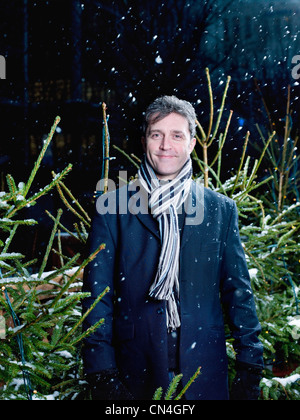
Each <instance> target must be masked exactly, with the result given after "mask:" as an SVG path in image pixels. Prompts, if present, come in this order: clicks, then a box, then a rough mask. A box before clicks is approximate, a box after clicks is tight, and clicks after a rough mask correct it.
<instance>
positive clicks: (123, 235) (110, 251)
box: [83, 183, 263, 400]
mask: <svg viewBox="0 0 300 420" xmlns="http://www.w3.org/2000/svg"><path fill="white" fill-rule="evenodd" d="M197 191H199V188H198V187H196V184H195V183H193V187H192V193H191V194H190V198H189V200H190V199H191V198H192V199H193V201H191V203H195V202H199V197H200V195H201V194H200V195H199V193H198V192H197ZM203 191H204V194H203ZM124 192H125V193H127V187H123V188H122V189H121V190H118V191H117V193H110V195H108V196H107V199H108V200H112V201H111V202H110V204H111V203H114V204H116V208H117V209H118V208H119V205H118V203H119V201H118V200H119V196H120V195H122V194H123V195H122V197H124ZM130 194H131V196H132V193H129V197H130ZM203 195H204V218H203V220H202V223H200V224H199V225H193V224H190V225H188V224H185V226H184V228H183V232H182V240H181V251H180V278H179V281H180V314H181V330H180V348H179V359H180V361H179V363H180V366H179V370H180V372H181V373H182V374H183V383H184V384H185V383H186V382H187V381H188V380H189V379H190V377H191V376H192V375H193V374H194V373H195V371H196V370H197V368H198V367H199V366H201V375H200V376H199V377H198V378H197V380H196V381H195V382H194V383H193V384H192V385H191V387H190V388H189V390H188V391H187V392H186V398H187V399H205V400H207V399H227V398H228V377H227V376H228V375H227V370H228V368H227V356H226V342H225V333H224V316H223V313H224V314H225V318H226V321H227V322H228V324H229V326H230V329H231V332H232V336H233V338H234V339H235V340H234V347H235V350H236V352H237V360H238V361H241V362H244V363H248V364H253V365H259V366H262V365H263V359H262V353H263V348H262V345H261V343H260V341H259V339H258V334H259V333H260V324H259V322H258V319H257V315H256V310H255V305H254V300H253V295H252V291H251V286H250V280H249V274H248V269H247V265H246V260H245V255H244V251H243V247H242V244H241V241H240V237H239V232H238V217H237V209H236V205H235V203H234V201H233V200H231V199H229V198H227V197H225V196H223V195H221V194H217V193H215V192H212V191H211V190H209V189H203V188H202V204H203ZM133 198H134V197H133ZM102 199H103V197H102ZM115 200H116V201H115ZM195 200H196V201H195ZM133 202H134V201H133V200H131V204H130V203H129V207H130V206H131V205H132V203H133ZM193 205H194V204H193ZM119 213H120V212H118V211H117V214H113V215H112V214H106V215H99V214H98V213H97V212H96V215H95V217H94V220H93V224H92V228H91V233H90V236H89V241H88V243H89V245H88V251H89V252H92V251H94V250H95V249H96V248H97V247H98V246H99V245H100V244H101V243H105V244H106V248H105V250H103V251H101V252H100V253H99V254H98V255H97V257H96V259H95V260H93V262H92V263H90V265H89V266H88V267H87V269H86V270H85V275H84V288H83V290H84V291H88V292H90V293H91V297H90V298H87V299H85V300H84V302H83V309H84V311H85V310H87V309H88V308H89V306H90V305H91V304H92V303H93V301H94V299H95V298H96V297H97V296H98V295H99V294H100V293H101V292H102V291H103V290H104V288H105V287H106V286H109V287H110V293H108V294H107V295H106V296H105V297H104V298H103V299H102V300H101V301H100V303H99V304H98V305H97V306H96V308H95V309H94V310H93V311H92V312H91V314H90V315H89V316H88V317H87V318H86V321H85V324H84V328H85V329H87V328H88V327H89V326H91V325H93V324H95V323H96V322H97V321H98V320H99V319H100V318H104V319H105V324H104V325H102V326H101V327H100V328H99V329H98V330H97V331H96V333H94V334H93V335H91V336H89V337H88V338H87V339H86V340H85V343H84V348H83V359H84V366H85V372H86V373H87V374H92V373H96V372H100V371H102V370H105V369H110V368H118V369H119V371H120V374H121V378H122V380H123V382H124V383H125V384H126V385H127V387H128V389H129V390H130V392H131V393H132V394H133V395H134V397H135V398H137V399H151V398H152V396H153V394H154V391H155V390H156V389H157V388H158V387H160V386H162V387H164V388H166V387H167V386H168V384H169V376H168V346H167V328H166V313H165V302H164V301H155V300H152V299H149V296H148V293H149V289H150V286H151V284H152V283H153V280H154V277H155V274H156V269H157V265H158V259H159V254H160V239H159V231H158V224H157V222H156V221H155V220H154V219H153V217H152V216H151V215H150V214H141V213H140V214H132V212H130V211H127V212H126V211H124V208H122V210H121V213H125V214H119Z"/></svg>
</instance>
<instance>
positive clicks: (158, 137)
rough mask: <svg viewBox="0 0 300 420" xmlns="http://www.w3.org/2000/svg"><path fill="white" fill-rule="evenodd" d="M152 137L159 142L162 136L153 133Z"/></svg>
mask: <svg viewBox="0 0 300 420" xmlns="http://www.w3.org/2000/svg"><path fill="white" fill-rule="evenodd" d="M150 137H151V139H153V140H159V139H161V137H162V135H161V133H152V134H151V136H150Z"/></svg>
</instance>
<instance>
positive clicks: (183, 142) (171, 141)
mask: <svg viewBox="0 0 300 420" xmlns="http://www.w3.org/2000/svg"><path fill="white" fill-rule="evenodd" d="M154 120H155V115H154ZM195 142H196V139H194V138H193V139H191V134H190V131H189V124H188V121H187V119H186V118H185V117H183V116H182V115H180V114H177V113H175V112H173V113H171V114H169V115H168V116H167V117H164V118H162V119H161V120H159V121H156V122H153V123H152V124H151V123H150V124H149V126H148V128H147V132H146V138H143V139H142V143H143V146H144V149H145V152H146V155H147V159H148V161H149V163H150V164H151V166H152V168H153V169H154V171H155V173H156V175H157V177H158V178H159V179H164V180H167V179H174V178H175V177H176V176H177V175H178V173H179V172H180V170H181V168H182V167H183V165H184V164H185V162H186V161H187V160H188V159H189V156H190V154H191V153H192V151H193V149H194V147H195Z"/></svg>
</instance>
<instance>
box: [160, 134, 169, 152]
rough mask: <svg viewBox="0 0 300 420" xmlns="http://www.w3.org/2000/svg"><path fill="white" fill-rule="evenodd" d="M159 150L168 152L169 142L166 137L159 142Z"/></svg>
mask: <svg viewBox="0 0 300 420" xmlns="http://www.w3.org/2000/svg"><path fill="white" fill-rule="evenodd" d="M159 148H160V149H161V150H170V149H171V141H170V139H169V138H168V137H167V136H164V137H163V138H162V140H161V142H160V145H159Z"/></svg>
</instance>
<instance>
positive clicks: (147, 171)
mask: <svg viewBox="0 0 300 420" xmlns="http://www.w3.org/2000/svg"><path fill="white" fill-rule="evenodd" d="M138 176H139V180H140V183H141V185H142V187H143V188H144V189H145V190H146V191H147V193H148V194H149V208H150V209H151V213H152V215H153V217H154V218H155V219H157V220H158V223H159V231H160V238H161V244H162V248H161V253H160V258H159V264H158V269H157V274H156V277H155V280H154V283H153V284H152V286H151V288H150V292H149V294H150V296H151V297H152V298H155V299H158V300H166V301H167V327H168V329H169V330H171V331H172V330H175V329H176V328H178V327H180V325H181V323H180V316H179V311H178V304H177V302H179V280H178V277H179V251H180V234H179V227H178V214H177V210H178V208H179V207H180V206H181V205H182V204H183V203H184V201H185V200H186V198H187V195H188V193H189V191H190V187H191V177H192V162H191V159H188V160H187V162H186V163H185V164H184V166H183V167H182V169H181V171H180V173H179V174H178V175H177V177H176V178H175V179H173V180H171V181H160V180H159V179H158V178H157V176H156V174H155V172H154V170H153V168H152V167H151V166H150V164H149V162H148V161H147V159H146V158H145V159H144V160H143V162H142V164H141V166H140V169H139V172H138Z"/></svg>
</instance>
